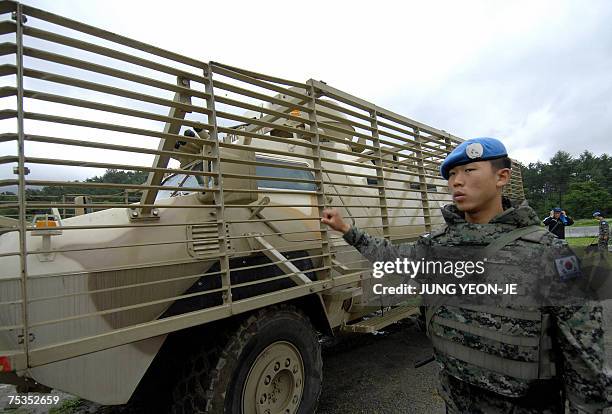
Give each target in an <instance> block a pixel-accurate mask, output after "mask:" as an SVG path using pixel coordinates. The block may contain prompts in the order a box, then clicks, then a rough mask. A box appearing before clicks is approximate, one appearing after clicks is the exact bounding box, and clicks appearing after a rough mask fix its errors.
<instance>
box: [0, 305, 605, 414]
mask: <svg viewBox="0 0 612 414" xmlns="http://www.w3.org/2000/svg"><path fill="white" fill-rule="evenodd" d="M604 323H605V327H606V335H605V343H606V359H607V363H608V368H611V369H612V364H611V361H612V300H607V301H605V302H604ZM430 355H431V345H430V343H429V341H428V339H427V337H426V336H425V334H424V333H422V332H420V331H419V330H418V329H417V328H416V324H414V323H413V322H412V320H406V321H404V322H402V323H399V324H395V325H393V326H391V327H389V328H388V329H386V331H385V332H383V333H380V334H378V335H360V336H354V337H345V338H343V339H342V340H339V341H334V342H331V343H325V344H324V347H323V363H324V379H323V392H322V393H321V399H320V403H319V409H318V413H319V414H341V413H342V414H344V413H351V414H366V413H368V414H369V413H380V412H384V413H390V414H393V413H406V412H409V413H412V414H430V413H443V412H444V404H443V403H442V400H441V399H440V397H439V396H438V395H437V394H436V391H435V389H436V379H437V369H438V368H437V366H436V364H435V363H430V364H427V365H425V366H423V367H421V368H417V369H415V368H414V363H415V362H416V361H420V360H423V359H425V358H427V357H428V356H430ZM8 395H15V389H14V387H12V386H9V385H0V412H7V413H18V414H44V413H48V412H49V411H50V408H51V407H50V406H46V407H45V406H21V407H19V406H12V407H9V406H8ZM52 395H59V396H60V397H61V398H62V402H60V404H58V405H57V406H54V407H55V408H56V409H58V408H60V407H61V408H62V409H61V410H57V411H58V412H59V413H60V414H67V413H78V414H85V413H88V414H94V413H95V414H111V413H117V412H120V410H119V411H118V410H116V409H112V408H110V407H100V406H99V405H97V404H93V403H82V404H77V400H75V397H73V396H71V395H69V394H65V393H61V392H57V391H54V392H53V393H52ZM70 405H73V406H74V407H72V408H71V407H70Z"/></svg>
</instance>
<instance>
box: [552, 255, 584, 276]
mask: <svg viewBox="0 0 612 414" xmlns="http://www.w3.org/2000/svg"><path fill="white" fill-rule="evenodd" d="M555 267H556V268H557V272H558V273H559V277H560V278H561V281H562V282H565V281H566V280H570V279H573V278H575V277H577V276H579V275H580V266H579V265H578V258H577V257H576V256H573V255H572V256H565V257H560V258H558V259H555Z"/></svg>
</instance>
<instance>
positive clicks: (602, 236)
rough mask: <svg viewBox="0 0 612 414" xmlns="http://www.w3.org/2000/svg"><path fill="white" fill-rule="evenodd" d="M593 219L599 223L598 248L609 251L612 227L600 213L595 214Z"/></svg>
mask: <svg viewBox="0 0 612 414" xmlns="http://www.w3.org/2000/svg"><path fill="white" fill-rule="evenodd" d="M593 218H595V220H598V221H599V233H598V238H597V246H598V247H599V249H600V250H602V251H606V250H608V242H609V241H610V227H609V226H608V222H607V221H606V219H605V217H604V216H603V215H602V214H601V212H600V211H596V212H594V213H593Z"/></svg>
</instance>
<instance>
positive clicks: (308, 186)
mask: <svg viewBox="0 0 612 414" xmlns="http://www.w3.org/2000/svg"><path fill="white" fill-rule="evenodd" d="M256 160H257V161H259V162H265V163H268V164H276V165H278V167H276V166H274V167H271V166H267V165H257V166H256V167H255V174H256V175H257V176H258V177H273V178H295V179H300V180H312V181H314V174H313V173H312V172H311V171H304V170H296V169H294V168H291V167H304V166H306V164H300V163H292V162H288V161H279V160H275V159H272V158H262V157H257V158H256ZM257 187H259V188H280V189H283V190H300V191H316V189H317V187H316V185H315V183H306V182H294V181H281V180H266V179H261V180H257Z"/></svg>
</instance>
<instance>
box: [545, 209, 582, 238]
mask: <svg viewBox="0 0 612 414" xmlns="http://www.w3.org/2000/svg"><path fill="white" fill-rule="evenodd" d="M542 222H543V223H544V225H545V226H548V231H550V232H551V233H552V234H554V235H555V236H557V237H558V238H560V239H565V226H571V225H572V224H574V220H572V218H571V217H569V216H568V215H567V214H565V210H561V208H560V207H555V208H554V209H552V210H550V216H548V217H546V218H545V219H544V221H542Z"/></svg>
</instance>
